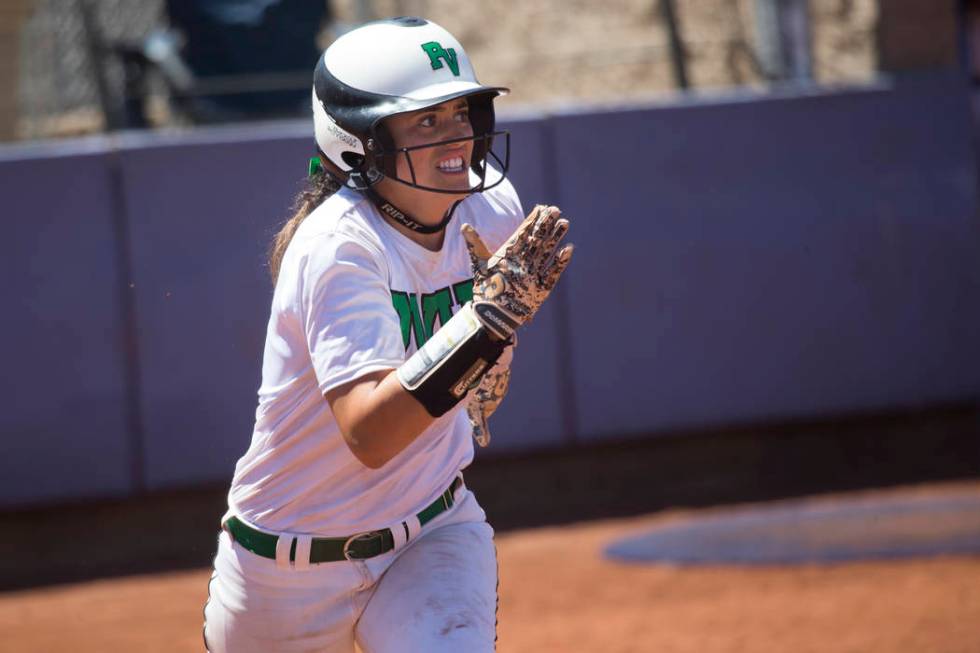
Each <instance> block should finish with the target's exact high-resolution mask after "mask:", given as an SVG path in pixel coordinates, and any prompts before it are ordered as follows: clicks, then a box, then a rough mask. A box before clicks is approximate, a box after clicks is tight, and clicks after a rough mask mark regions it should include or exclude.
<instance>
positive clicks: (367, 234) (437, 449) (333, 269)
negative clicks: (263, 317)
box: [228, 180, 523, 536]
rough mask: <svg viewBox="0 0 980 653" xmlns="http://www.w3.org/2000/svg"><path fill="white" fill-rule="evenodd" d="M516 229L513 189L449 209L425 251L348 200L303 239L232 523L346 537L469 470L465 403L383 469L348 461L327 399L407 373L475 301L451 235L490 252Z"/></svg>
mask: <svg viewBox="0 0 980 653" xmlns="http://www.w3.org/2000/svg"><path fill="white" fill-rule="evenodd" d="M522 219H523V210H522V208H521V205H520V200H519V199H518V197H517V194H516V192H515V191H514V188H513V186H511V184H510V182H508V181H507V180H504V181H503V182H502V183H500V184H499V185H498V186H496V187H495V188H492V189H490V190H488V191H485V192H483V193H478V194H474V195H471V196H470V197H468V198H466V199H465V200H464V201H463V202H462V203H460V205H459V206H458V207H457V208H456V211H455V213H454V215H453V219H452V221H451V222H450V223H449V225H448V226H447V228H446V237H445V242H444V243H443V246H442V249H441V250H440V251H438V252H432V251H429V250H427V249H425V248H423V247H422V246H421V245H418V244H417V243H415V242H414V241H412V240H410V239H409V238H407V237H406V236H405V235H403V234H402V233H400V232H399V231H397V230H396V229H395V228H394V227H392V226H391V225H390V224H388V223H387V222H385V221H384V220H383V219H382V217H381V215H380V214H379V213H378V211H377V210H376V208H375V207H374V205H373V204H372V203H371V202H370V201H368V200H367V199H366V198H365V197H364V196H362V195H361V194H359V193H357V192H355V191H351V190H349V189H346V188H345V189H342V190H340V191H339V192H338V193H336V194H335V195H333V196H331V197H330V198H328V199H327V200H326V201H325V202H323V204H321V205H320V206H319V207H317V208H316V210H314V211H313V212H312V213H311V214H310V215H309V216H308V217H307V218H306V219H305V220H304V221H303V223H302V224H301V225H300V227H299V229H297V231H296V233H295V235H294V236H293V239H292V241H291V242H290V244H289V247H288V248H287V250H286V253H285V256H284V257H283V260H282V267H281V269H280V271H279V279H278V282H277V284H276V289H275V293H274V295H273V299H272V314H271V317H270V319H269V325H268V330H267V333H266V342H265V354H264V357H263V363H262V386H261V388H260V389H259V405H258V409H257V410H256V415H255V430H254V432H253V434H252V444H251V447H250V448H249V449H248V451H247V452H246V453H245V455H244V456H242V458H241V459H240V460H239V461H238V465H237V466H236V468H235V477H234V480H233V481H232V485H231V491H230V492H229V498H228V502H229V512H231V513H234V514H237V515H238V516H239V517H241V518H242V519H244V520H245V521H246V522H249V523H251V524H253V525H255V526H257V527H259V528H263V529H266V530H270V531H277V532H294V533H312V534H315V535H322V536H345V535H350V534H352V533H357V532H361V531H366V530H373V529H377V528H383V527H386V526H388V525H390V524H394V523H397V522H400V521H402V520H404V519H405V518H407V517H409V516H410V515H413V514H415V513H418V512H419V511H420V510H421V509H422V508H424V507H425V506H426V505H428V504H429V503H431V502H432V501H433V500H435V498H436V497H437V496H439V494H440V493H441V492H442V491H443V490H445V489H446V487H447V486H448V485H449V484H450V482H451V481H452V479H453V477H454V475H456V473H457V472H458V471H459V470H461V469H463V468H464V467H466V466H467V465H468V464H469V463H470V462H471V461H472V459H473V438H472V432H473V431H472V427H471V426H470V423H469V420H468V419H467V417H466V412H465V409H464V404H463V403H460V404H459V405H457V406H456V407H455V408H453V409H452V410H450V411H449V412H448V413H446V414H445V415H443V416H442V417H440V418H439V419H437V420H436V421H435V422H434V423H433V424H432V425H431V426H430V427H429V428H428V429H426V430H425V431H424V432H423V433H422V434H421V435H419V437H418V438H416V439H415V440H414V441H413V442H412V443H411V444H410V445H409V446H408V447H406V448H405V449H404V450H403V451H401V452H400V453H399V454H398V455H397V456H395V458H393V459H392V460H390V461H389V462H388V463H387V464H386V465H384V466H383V467H381V468H380V469H370V468H368V467H365V466H364V465H363V464H362V463H361V462H359V461H358V460H357V458H355V457H354V455H353V454H352V453H351V451H350V449H349V448H348V446H347V444H346V443H345V441H344V439H343V436H342V435H341V433H340V430H339V428H338V426H337V422H336V420H335V419H334V416H333V413H332V411H331V410H330V405H329V404H328V403H327V401H326V399H324V396H323V395H324V393H325V392H327V391H329V390H331V389H332V388H336V387H338V386H340V385H343V384H345V383H348V382H350V381H352V380H354V379H356V378H358V377H360V376H362V375H364V374H367V373H369V372H374V371H378V370H385V369H393V368H396V367H398V366H399V365H401V364H402V363H403V362H404V361H405V360H406V359H407V358H408V357H409V356H411V355H412V354H413V353H414V352H415V350H416V349H417V348H418V347H419V346H420V345H422V344H423V343H424V342H425V341H426V340H427V339H428V337H429V335H431V334H432V333H433V332H434V331H435V330H437V329H438V328H439V327H440V326H441V325H443V324H445V323H446V321H448V320H449V318H450V317H452V315H453V313H454V312H455V311H456V310H457V309H458V308H459V307H461V306H462V305H463V304H465V303H466V301H468V300H469V299H470V297H471V295H472V288H473V280H472V277H473V275H472V270H471V268H470V260H469V256H468V253H467V250H466V244H465V241H464V240H463V238H462V236H461V234H460V233H459V227H460V225H462V224H463V223H464V222H468V223H470V224H472V225H473V226H474V227H475V228H476V230H477V231H478V232H479V233H480V235H481V236H482V237H483V239H484V241H485V242H486V243H487V245H488V246H489V247H490V249H491V251H492V250H494V249H496V248H497V247H498V246H499V245H500V244H502V243H503V242H504V240H506V239H507V238H508V237H509V236H510V234H511V233H513V231H514V230H515V229H516V228H517V226H518V224H520V222H521V220H522Z"/></svg>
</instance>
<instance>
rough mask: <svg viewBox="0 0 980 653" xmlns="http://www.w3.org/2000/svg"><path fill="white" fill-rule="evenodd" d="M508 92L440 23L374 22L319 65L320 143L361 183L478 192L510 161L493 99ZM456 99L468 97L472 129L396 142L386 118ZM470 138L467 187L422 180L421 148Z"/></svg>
mask: <svg viewBox="0 0 980 653" xmlns="http://www.w3.org/2000/svg"><path fill="white" fill-rule="evenodd" d="M366 60H368V61H369V62H370V65H366V64H365V61H366ZM506 92H507V89H505V88H500V87H488V86H483V85H481V84H480V83H479V82H478V81H477V80H476V76H475V75H474V73H473V68H472V66H471V65H470V62H469V58H468V56H467V55H466V52H465V51H464V50H463V48H462V46H461V45H460V44H459V42H458V41H456V39H455V38H454V37H453V36H452V35H451V34H450V33H449V32H447V31H446V30H444V29H443V28H441V27H439V26H438V25H436V24H434V23H431V22H428V21H426V20H424V19H421V18H395V19H390V20H383V21H378V22H375V23H369V24H367V25H365V26H363V27H360V28H358V29H355V30H353V31H351V32H348V33H347V34H345V35H343V36H341V37H340V38H339V39H337V41H335V42H334V43H333V44H332V45H331V46H330V47H329V48H328V49H327V51H326V52H324V54H323V56H322V57H321V58H320V61H319V63H318V64H317V67H316V71H315V73H314V85H313V115H314V126H315V128H316V140H317V147H318V149H319V151H320V152H321V154H322V155H323V156H324V157H325V158H326V159H328V160H329V161H330V162H331V163H333V164H334V166H336V167H337V168H339V169H340V170H341V171H342V172H343V173H344V174H346V175H347V185H348V186H350V187H352V188H354V189H357V190H368V189H370V188H371V187H372V186H374V185H375V184H377V183H378V182H379V181H381V179H383V178H386V177H387V178H389V179H391V180H393V181H396V182H398V183H401V184H404V185H406V186H410V187H413V188H418V189H420V190H425V191H429V192H434V193H446V194H453V195H459V194H467V193H475V192H481V191H484V190H487V189H489V188H493V187H494V186H496V185H497V184H499V183H500V182H501V181H503V179H504V177H505V176H506V174H507V170H508V168H509V167H510V134H509V133H507V132H506V131H496V130H495V129H494V126H495V117H494V109H493V100H494V98H495V97H497V96H498V95H502V94H504V93H506ZM457 99H465V100H466V101H467V104H468V106H469V111H468V115H469V120H470V124H471V126H472V130H473V135H472V136H465V137H461V138H453V139H447V140H443V141H439V142H432V143H423V144H419V145H412V146H410V147H400V148H399V147H395V143H394V141H393V140H392V138H391V136H390V134H389V133H388V130H387V129H386V128H385V126H384V121H385V119H386V118H389V117H391V116H394V115H397V114H404V113H409V112H413V111H419V110H422V109H428V108H431V107H434V106H437V105H439V104H442V103H444V102H449V101H451V100H457ZM465 141H472V153H471V155H470V161H469V166H468V171H467V172H468V175H469V179H468V182H467V184H466V188H457V189H447V188H439V187H437V186H433V185H432V184H431V183H425V178H424V177H425V175H423V174H420V169H419V163H420V160H422V159H424V158H426V155H427V154H428V153H426V152H424V150H427V149H429V148H436V147H443V146H446V145H452V144H454V143H457V142H465ZM399 162H401V163H402V164H403V165H402V166H401V168H402V174H399V173H398V169H399ZM406 173H407V174H406Z"/></svg>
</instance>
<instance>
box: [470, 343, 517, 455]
mask: <svg viewBox="0 0 980 653" xmlns="http://www.w3.org/2000/svg"><path fill="white" fill-rule="evenodd" d="M514 337H515V339H516V337H517V336H516V335H515V336H514ZM515 346H516V342H515V343H514V344H512V345H508V346H507V348H506V349H504V353H503V354H501V356H500V358H499V359H498V360H497V364H496V365H494V366H493V367H492V368H490V371H488V372H487V373H486V374H484V375H483V378H482V379H481V380H480V385H478V386H477V387H476V388H475V389H474V390H473V391H472V392H471V393H470V396H469V399H468V400H467V402H466V416H467V417H468V418H469V420H470V425H471V426H472V427H473V437H474V438H475V439H476V442H477V444H479V445H480V446H481V447H485V446H487V445H488V444H490V426H489V425H488V424H487V420H489V419H490V416H491V415H493V414H494V412H495V411H496V410H497V406H499V405H500V402H501V401H503V400H504V395H506V394H507V388H508V386H509V385H510V364H511V361H512V360H513V358H514V347H515Z"/></svg>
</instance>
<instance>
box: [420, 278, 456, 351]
mask: <svg viewBox="0 0 980 653" xmlns="http://www.w3.org/2000/svg"><path fill="white" fill-rule="evenodd" d="M452 316H453V296H452V295H451V294H450V293H449V287H448V286H446V287H445V288H440V289H439V290H437V291H435V292H434V293H432V294H431V295H422V326H424V327H425V333H426V340H428V339H429V338H430V337H431V336H432V334H433V333H435V330H436V318H437V317H438V318H439V326H443V325H444V324H446V322H448V321H449V318H451V317H452Z"/></svg>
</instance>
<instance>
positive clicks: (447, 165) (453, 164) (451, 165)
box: [438, 157, 463, 170]
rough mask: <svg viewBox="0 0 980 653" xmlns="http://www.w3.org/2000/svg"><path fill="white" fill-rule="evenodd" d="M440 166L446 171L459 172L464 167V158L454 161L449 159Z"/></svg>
mask: <svg viewBox="0 0 980 653" xmlns="http://www.w3.org/2000/svg"><path fill="white" fill-rule="evenodd" d="M438 166H439V167H440V168H443V169H446V170H458V169H459V168H462V167H463V158H462V157H456V158H454V159H447V160H445V161H440V162H439V164H438Z"/></svg>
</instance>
